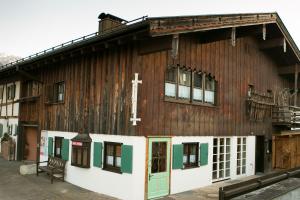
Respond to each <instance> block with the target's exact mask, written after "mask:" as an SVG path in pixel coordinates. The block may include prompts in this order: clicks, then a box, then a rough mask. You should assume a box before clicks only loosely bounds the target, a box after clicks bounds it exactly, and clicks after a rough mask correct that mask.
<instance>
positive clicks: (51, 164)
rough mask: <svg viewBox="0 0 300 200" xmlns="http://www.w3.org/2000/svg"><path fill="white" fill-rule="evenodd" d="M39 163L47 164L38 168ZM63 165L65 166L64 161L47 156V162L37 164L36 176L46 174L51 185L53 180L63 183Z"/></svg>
mask: <svg viewBox="0 0 300 200" xmlns="http://www.w3.org/2000/svg"><path fill="white" fill-rule="evenodd" d="M41 163H47V165H44V166H43V165H42V166H40V164H41ZM65 165H66V161H65V160H63V159H61V158H57V157H53V156H49V157H48V161H44V162H37V164H36V175H37V176H38V175H39V173H42V172H46V173H47V174H48V175H49V176H50V178H51V184H52V183H53V179H54V178H56V179H60V180H62V181H64V178H65Z"/></svg>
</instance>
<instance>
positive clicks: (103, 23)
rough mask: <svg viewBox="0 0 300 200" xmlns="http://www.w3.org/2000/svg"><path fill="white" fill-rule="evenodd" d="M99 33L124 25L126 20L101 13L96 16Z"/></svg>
mask: <svg viewBox="0 0 300 200" xmlns="http://www.w3.org/2000/svg"><path fill="white" fill-rule="evenodd" d="M98 19H100V20H99V30H98V31H99V33H100V34H101V33H104V32H106V31H109V30H111V29H113V28H115V27H118V26H122V25H124V24H125V23H126V22H127V21H126V20H124V19H121V18H119V17H116V16H114V15H111V14H106V13H101V14H100V15H99V17H98Z"/></svg>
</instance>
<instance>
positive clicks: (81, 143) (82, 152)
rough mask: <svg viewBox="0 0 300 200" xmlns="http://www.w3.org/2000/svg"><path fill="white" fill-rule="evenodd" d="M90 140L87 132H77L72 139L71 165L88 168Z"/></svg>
mask: <svg viewBox="0 0 300 200" xmlns="http://www.w3.org/2000/svg"><path fill="white" fill-rule="evenodd" d="M91 142H92V139H91V138H90V136H89V134H78V135H77V136H76V137H74V138H73V139H72V161H71V165H73V166H76V167H81V168H90V157H91V155H90V154H91Z"/></svg>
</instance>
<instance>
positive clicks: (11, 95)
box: [6, 84, 16, 100]
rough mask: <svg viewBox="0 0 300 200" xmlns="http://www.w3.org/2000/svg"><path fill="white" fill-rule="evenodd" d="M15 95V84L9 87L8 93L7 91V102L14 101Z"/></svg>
mask: <svg viewBox="0 0 300 200" xmlns="http://www.w3.org/2000/svg"><path fill="white" fill-rule="evenodd" d="M15 93H16V85H15V84H12V85H9V86H7V91H6V95H7V100H13V99H14V98H15Z"/></svg>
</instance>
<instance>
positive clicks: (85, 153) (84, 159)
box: [82, 148, 88, 166]
mask: <svg viewBox="0 0 300 200" xmlns="http://www.w3.org/2000/svg"><path fill="white" fill-rule="evenodd" d="M82 165H83V166H87V165H88V150H87V149H86V148H84V149H83V159H82Z"/></svg>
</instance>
